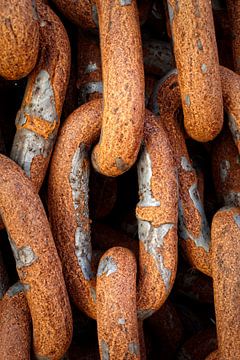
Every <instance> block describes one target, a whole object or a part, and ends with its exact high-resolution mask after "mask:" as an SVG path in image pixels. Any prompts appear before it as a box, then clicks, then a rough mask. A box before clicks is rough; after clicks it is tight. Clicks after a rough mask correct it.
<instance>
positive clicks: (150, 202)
mask: <svg viewBox="0 0 240 360" xmlns="http://www.w3.org/2000/svg"><path fill="white" fill-rule="evenodd" d="M137 171H138V186H139V190H138V194H139V198H140V201H139V202H138V204H137V206H139V207H148V206H160V201H159V200H156V199H155V198H154V197H153V195H152V190H151V180H152V162H151V158H150V156H149V154H148V152H147V150H146V148H144V150H143V152H142V154H141V157H140V160H139V162H138V166H137Z"/></svg>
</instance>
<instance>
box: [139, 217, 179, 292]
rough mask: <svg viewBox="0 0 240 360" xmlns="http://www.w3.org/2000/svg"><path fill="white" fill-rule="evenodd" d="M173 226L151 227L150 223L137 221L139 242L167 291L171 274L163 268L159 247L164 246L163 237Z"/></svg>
mask: <svg viewBox="0 0 240 360" xmlns="http://www.w3.org/2000/svg"><path fill="white" fill-rule="evenodd" d="M173 226H174V224H162V225H160V226H159V227H153V226H152V224H151V223H150V222H148V221H144V220H139V219H138V234H139V240H140V241H142V242H143V244H144V248H145V250H146V251H147V252H148V253H149V254H150V255H151V256H153V258H154V260H155V263H156V266H157V268H158V271H159V273H160V274H161V277H162V280H163V282H164V285H165V287H166V289H167V291H168V290H169V289H170V279H171V274H172V273H171V270H169V269H167V268H166V267H165V266H164V258H163V256H162V255H161V247H162V246H163V245H164V238H165V236H166V235H167V234H168V232H169V231H170V230H171V229H172V227H173Z"/></svg>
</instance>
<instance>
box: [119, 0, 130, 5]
mask: <svg viewBox="0 0 240 360" xmlns="http://www.w3.org/2000/svg"><path fill="white" fill-rule="evenodd" d="M119 2H120V5H121V6H127V5H131V4H132V0H119Z"/></svg>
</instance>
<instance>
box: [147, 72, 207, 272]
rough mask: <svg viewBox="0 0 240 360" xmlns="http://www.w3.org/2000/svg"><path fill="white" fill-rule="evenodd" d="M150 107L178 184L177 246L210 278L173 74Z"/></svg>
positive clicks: (202, 218)
mask: <svg viewBox="0 0 240 360" xmlns="http://www.w3.org/2000/svg"><path fill="white" fill-rule="evenodd" d="M151 103H152V107H153V108H154V109H155V110H156V111H158V112H159V113H160V121H162V122H163V123H164V126H165V128H166V131H167V133H168V134H169V141H170V143H171V146H172V149H173V155H174V160H175V168H176V170H177V172H178V182H179V202H178V211H179V236H180V244H181V246H182V247H183V250H184V252H185V254H186V256H187V258H188V261H189V262H190V264H191V265H192V266H195V267H196V268H197V269H198V270H200V271H202V272H204V273H205V274H207V275H210V274H211V263H210V256H209V255H210V252H209V249H210V230H209V225H208V223H207V219H206V216H205V213H204V208H203V205H202V202H201V199H200V196H199V193H198V187H197V184H198V179H197V175H196V171H195V170H194V168H193V166H192V163H191V160H190V158H189V155H188V151H187V147H186V143H185V138H184V133H183V130H182V129H181V127H180V124H179V123H178V121H177V115H176V114H177V111H178V109H179V107H180V106H181V99H180V89H179V86H178V75H177V72H176V70H173V71H171V72H169V73H168V74H167V75H166V76H165V77H164V79H162V80H160V81H159V83H157V85H156V88H155V91H154V93H153V98H152V101H151Z"/></svg>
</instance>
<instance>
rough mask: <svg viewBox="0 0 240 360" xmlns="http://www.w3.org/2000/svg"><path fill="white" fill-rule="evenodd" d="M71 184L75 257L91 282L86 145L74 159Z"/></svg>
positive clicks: (84, 274)
mask: <svg viewBox="0 0 240 360" xmlns="http://www.w3.org/2000/svg"><path fill="white" fill-rule="evenodd" d="M69 183H70V186H71V189H72V200H73V206H74V209H75V216H76V221H77V228H76V231H75V255H76V257H77V260H78V264H79V266H80V268H81V270H82V273H83V276H84V278H85V279H86V280H91V279H92V278H93V276H94V275H93V272H92V269H91V260H92V247H91V238H90V231H88V230H87V231H86V230H85V228H84V225H83V224H82V218H84V219H85V220H86V221H88V220H87V219H89V209H88V189H89V160H88V155H87V151H86V147H85V145H84V144H81V145H80V147H79V148H78V149H77V150H76V152H75V154H74V156H73V158H72V168H71V173H70V175H69Z"/></svg>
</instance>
